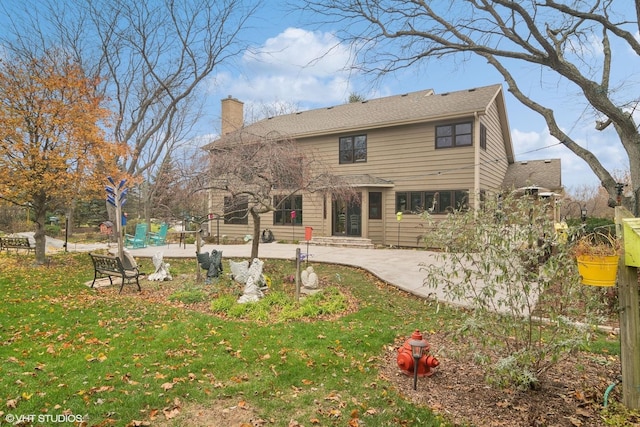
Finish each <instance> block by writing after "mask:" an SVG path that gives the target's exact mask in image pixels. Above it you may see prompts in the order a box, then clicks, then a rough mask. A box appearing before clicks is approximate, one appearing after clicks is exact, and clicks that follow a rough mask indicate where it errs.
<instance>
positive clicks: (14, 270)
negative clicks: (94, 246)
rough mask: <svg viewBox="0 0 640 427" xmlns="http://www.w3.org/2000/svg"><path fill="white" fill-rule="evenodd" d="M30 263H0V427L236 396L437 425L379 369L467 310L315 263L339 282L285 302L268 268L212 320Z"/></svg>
mask: <svg viewBox="0 0 640 427" xmlns="http://www.w3.org/2000/svg"><path fill="white" fill-rule="evenodd" d="M145 262H147V261H146V260H143V261H142V264H143V265H144V263H145ZM170 263H171V272H172V274H173V275H174V277H177V276H178V275H179V274H181V273H193V272H194V268H193V265H194V263H195V261H194V260H171V261H170ZM30 264H31V263H30V261H29V256H25V255H18V256H15V255H6V254H2V255H0V297H1V298H2V299H3V300H4V304H2V305H0V361H1V362H2V363H0V424H2V422H3V421H4V419H5V414H14V415H29V414H43V413H47V414H52V415H59V414H63V413H73V414H80V415H83V416H86V420H87V421H88V425H115V426H127V425H133V422H134V420H143V421H144V420H147V421H148V420H149V419H150V416H151V415H150V414H152V413H153V412H154V411H160V413H161V412H162V409H163V408H165V407H167V406H169V405H170V404H171V402H173V401H174V400H175V399H179V400H180V401H184V402H190V403H194V404H198V403H203V404H204V403H206V402H210V401H211V400H213V399H237V400H238V401H240V400H244V401H247V402H248V403H249V404H250V405H251V406H252V407H253V408H256V410H257V411H258V413H259V415H260V417H261V418H263V419H267V420H273V423H270V424H269V425H274V426H288V425H289V423H290V421H292V420H295V421H297V422H298V423H300V424H302V425H312V424H314V423H315V424H316V425H322V426H332V425H335V426H344V425H347V424H348V422H349V419H350V417H351V416H352V415H351V414H354V413H357V414H359V415H358V416H359V417H361V419H362V421H363V422H364V424H365V425H367V426H396V425H407V426H409V425H421V426H439V425H445V424H442V423H441V421H440V419H439V418H438V417H437V416H435V415H433V414H432V413H431V412H430V411H429V409H428V408H426V407H422V406H418V405H415V404H412V403H411V402H410V401H408V400H405V399H403V397H402V396H400V395H398V394H397V393H396V392H395V391H394V390H393V388H392V387H391V386H390V384H389V383H388V382H386V381H385V380H384V379H383V378H381V377H380V376H379V374H378V369H377V367H378V365H379V364H380V363H381V356H382V355H383V353H384V349H385V347H386V346H389V345H392V344H393V343H394V341H395V340H396V338H397V337H398V336H399V335H407V334H409V333H410V332H411V331H413V330H415V329H420V330H436V329H437V330H443V329H447V330H453V329H455V328H456V327H457V326H459V325H460V324H461V322H462V321H463V319H464V317H465V315H464V313H463V312H459V311H456V310H453V309H449V308H447V307H442V306H440V307H439V309H438V310H436V306H435V304H433V303H430V302H428V301H425V300H423V299H419V298H415V297H412V296H409V295H407V294H405V293H404V292H401V291H398V290H395V289H393V288H391V287H388V286H386V285H383V284H380V283H379V282H378V281H377V280H375V278H373V277H371V276H370V275H369V274H367V273H365V272H363V271H360V270H357V269H351V268H346V267H339V266H331V265H322V264H320V265H314V268H315V270H316V272H317V273H318V275H319V277H320V278H321V280H325V281H330V282H332V283H335V284H336V287H335V288H334V287H330V288H328V289H327V292H324V293H321V294H318V295H316V296H313V297H310V298H308V299H307V301H309V302H307V303H300V304H293V303H291V300H290V298H287V286H291V285H290V284H288V283H287V282H286V280H285V279H284V278H285V276H286V275H289V274H291V273H292V272H293V270H292V266H293V264H292V263H290V262H287V261H271V260H267V261H266V262H265V274H267V275H268V276H269V277H270V278H271V280H272V282H273V283H272V289H273V292H271V293H270V294H269V296H268V297H267V298H264V299H263V300H262V301H261V302H260V304H258V305H252V304H236V303H235V300H236V299H237V295H235V297H234V296H233V295H231V294H229V295H228V296H225V295H220V296H219V297H218V298H215V299H214V300H212V301H211V307H212V309H213V310H217V311H219V312H221V313H224V314H225V317H226V318H224V319H223V318H222V317H220V316H213V315H206V314H203V313H198V312H193V311H190V310H187V309H184V308H174V307H170V306H168V305H162V304H153V303H150V302H148V301H146V300H144V299H142V298H140V297H139V296H138V294H137V292H136V291H134V290H133V289H134V288H133V287H128V288H126V289H125V291H123V293H122V295H120V296H115V294H113V293H101V292H96V291H94V290H92V289H89V288H88V287H87V286H85V285H84V282H85V281H87V280H90V279H91V278H92V277H93V272H92V267H91V262H90V260H89V257H88V256H87V255H86V254H59V255H55V256H54V257H53V258H52V263H51V266H50V267H49V268H34V267H31V266H30ZM225 267H226V265H225ZM225 271H228V269H225ZM223 285H224V284H223V283H218V284H217V285H216V286H217V287H218V288H220V287H222V286H223ZM143 286H144V287H145V288H146V289H148V290H150V291H153V289H154V288H153V286H152V284H150V283H147V282H144V283H143ZM154 286H162V284H160V285H154ZM340 288H342V289H344V290H345V293H348V294H349V295H350V296H351V297H352V298H353V299H354V300H356V301H357V309H356V310H352V312H349V313H346V314H345V315H343V316H342V317H335V314H336V313H337V312H340V311H341V310H342V309H343V308H344V307H345V301H344V299H343V294H344V293H343V292H340V291H339V290H338V289H340ZM196 291H198V289H197V288H195V287H191V288H188V289H186V290H185V292H186V293H187V294H189V292H191V293H197V292H196ZM183 296H184V295H183ZM187 296H192V295H190V294H189V295H187ZM178 299H180V298H178ZM274 310H279V311H280V313H283V312H284V313H288V315H287V316H284V317H274V314H273V313H274ZM325 314H331V315H332V316H330V317H329V318H327V319H326V320H316V321H311V320H312V318H313V317H314V316H318V315H325ZM274 319H277V321H274ZM599 342H602V343H600V344H598V343H599ZM613 347H614V346H611V345H609V344H607V337H605V336H602V337H599V338H598V341H596V343H595V344H594V348H599V349H604V348H606V350H605V351H606V352H609V353H610V354H611V353H613V350H614V349H613ZM2 412H3V413H4V414H2ZM337 414H340V416H337ZM312 420H313V421H312ZM316 421H317V423H316Z"/></svg>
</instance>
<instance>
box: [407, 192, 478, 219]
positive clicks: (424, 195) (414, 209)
mask: <svg viewBox="0 0 640 427" xmlns="http://www.w3.org/2000/svg"><path fill="white" fill-rule="evenodd" d="M466 209H469V192H468V191H466V190H440V191H401V192H397V193H396V211H397V212H406V213H422V212H424V211H427V212H429V213H433V214H442V213H447V212H452V211H454V210H466Z"/></svg>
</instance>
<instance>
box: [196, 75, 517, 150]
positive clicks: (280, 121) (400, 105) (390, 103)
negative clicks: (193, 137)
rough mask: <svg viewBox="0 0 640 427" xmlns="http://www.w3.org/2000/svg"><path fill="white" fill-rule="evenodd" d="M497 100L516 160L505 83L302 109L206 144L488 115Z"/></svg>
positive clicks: (262, 121)
mask: <svg viewBox="0 0 640 427" xmlns="http://www.w3.org/2000/svg"><path fill="white" fill-rule="evenodd" d="M494 101H495V102H497V103H498V110H499V111H500V115H501V122H502V134H503V139H504V141H505V147H506V149H507V157H508V159H509V162H513V149H512V144H511V135H510V134H509V127H508V120H507V115H506V108H505V104H504V96H503V93H502V85H499V84H497V85H491V86H484V87H479V88H475V89H467V90H461V91H456V92H449V93H442V94H436V93H435V92H434V91H433V90H431V89H429V90H422V91H418V92H410V93H405V94H403V95H395V96H388V97H384V98H377V99H371V100H368V101H362V102H354V103H348V104H342V105H337V106H333V107H327V108H317V109H314V110H308V111H301V112H298V113H293V114H286V115H282V116H275V117H270V118H267V119H263V120H260V121H259V122H256V123H253V124H251V125H248V126H245V127H244V128H243V129H241V130H239V131H236V132H233V133H230V134H227V135H225V136H224V137H223V138H221V139H219V140H218V141H216V142H214V143H213V144H210V145H209V146H207V147H205V149H207V148H209V149H211V148H213V147H214V146H215V145H216V144H217V143H222V144H225V143H235V142H240V141H243V140H248V139H251V137H252V136H253V137H272V138H278V137H288V138H296V139H299V138H305V137H312V136H318V135H327V134H335V133H347V132H357V131H362V130H365V129H375V128H385V127H390V126H398V125H407V124H412V123H424V122H430V121H436V120H450V119H455V118H458V117H463V116H467V117H468V116H470V115H474V114H484V113H485V112H486V111H487V109H488V108H489V107H490V106H491V105H492V103H493V102H494Z"/></svg>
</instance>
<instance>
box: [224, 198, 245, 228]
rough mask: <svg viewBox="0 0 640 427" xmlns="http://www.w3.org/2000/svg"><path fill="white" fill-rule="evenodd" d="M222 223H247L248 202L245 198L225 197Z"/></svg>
mask: <svg viewBox="0 0 640 427" xmlns="http://www.w3.org/2000/svg"><path fill="white" fill-rule="evenodd" d="M224 223H225V224H248V223H249V200H248V198H247V196H238V197H231V196H226V197H225V198H224Z"/></svg>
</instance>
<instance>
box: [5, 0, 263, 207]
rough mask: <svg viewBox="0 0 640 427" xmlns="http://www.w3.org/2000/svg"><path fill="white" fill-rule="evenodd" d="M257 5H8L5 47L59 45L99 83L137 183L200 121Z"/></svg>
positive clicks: (87, 1) (234, 1) (118, 1)
mask: <svg viewBox="0 0 640 427" xmlns="http://www.w3.org/2000/svg"><path fill="white" fill-rule="evenodd" d="M258 3H259V0H255V1H253V0H181V1H175V0H159V1H153V2H151V1H140V2H131V1H130V0H69V1H67V2H62V3H60V2H58V1H54V0H43V1H37V2H34V1H30V0H26V1H25V2H15V3H14V4H12V5H5V6H2V9H3V12H5V14H6V15H7V16H8V17H9V19H10V20H11V22H12V25H11V29H12V31H10V33H11V36H7V37H4V44H5V45H7V44H10V45H12V46H14V47H15V48H17V49H25V50H31V49H34V48H39V49H41V48H43V47H45V46H48V45H55V46H60V47H61V48H63V49H65V50H66V51H68V52H70V53H72V54H73V55H75V57H76V61H77V62H78V63H80V64H82V67H83V68H84V70H85V73H87V74H88V75H90V76H100V77H102V78H103V80H102V81H103V84H102V85H101V87H100V89H101V91H102V92H103V94H104V95H105V96H106V97H107V98H108V99H110V100H111V110H112V111H113V112H114V117H115V122H114V127H113V134H112V139H113V140H115V141H117V142H124V143H126V144H128V145H129V146H130V147H131V156H129V157H127V158H121V159H120V161H119V165H120V167H121V169H122V170H123V171H124V172H126V173H128V174H129V175H131V176H135V177H138V178H139V180H140V181H141V180H143V179H144V177H148V176H149V174H148V173H147V172H148V171H151V172H152V173H155V169H156V168H157V167H159V166H160V165H161V164H162V161H163V160H164V159H166V158H168V157H170V156H171V154H172V152H173V151H174V150H175V149H177V148H178V146H179V145H180V144H181V143H182V141H185V140H186V135H187V134H188V133H189V132H190V130H191V129H192V125H193V124H194V123H195V122H196V121H197V120H198V118H199V115H200V109H199V105H198V104H197V103H195V102H194V100H195V99H196V98H197V97H198V96H200V95H201V94H200V93H198V91H199V89H200V88H201V86H202V85H203V83H204V82H205V81H206V79H207V78H208V77H210V76H211V74H212V72H213V71H214V69H216V68H217V67H219V66H220V65H221V64H223V63H227V62H229V61H230V60H232V59H233V58H234V57H235V56H236V55H238V54H239V53H241V52H242V51H243V50H244V48H245V45H244V44H243V42H242V40H241V32H242V31H243V30H244V28H245V26H246V25H247V21H248V19H249V18H250V17H251V16H252V15H253V14H254V13H255V11H256V10H257V7H258V6H257V4H258ZM25 28H29V31H24V29H25ZM149 194H150V195H152V192H151V193H149Z"/></svg>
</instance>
